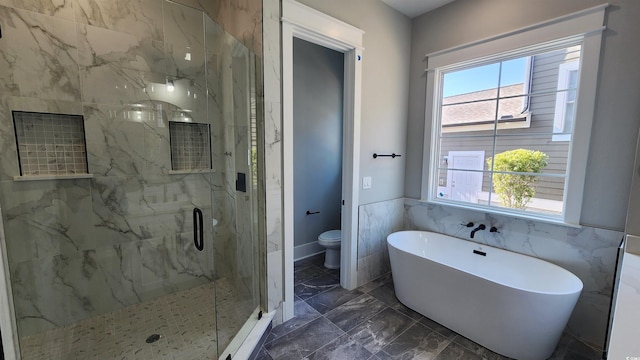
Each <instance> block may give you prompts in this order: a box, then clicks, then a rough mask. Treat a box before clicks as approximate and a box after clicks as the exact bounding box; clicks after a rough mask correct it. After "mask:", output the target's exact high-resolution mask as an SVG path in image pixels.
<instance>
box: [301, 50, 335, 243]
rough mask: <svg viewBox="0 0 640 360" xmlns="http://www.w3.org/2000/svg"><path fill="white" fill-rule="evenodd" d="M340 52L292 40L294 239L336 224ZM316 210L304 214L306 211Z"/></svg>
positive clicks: (314, 236)
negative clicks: (316, 212)
mask: <svg viewBox="0 0 640 360" xmlns="http://www.w3.org/2000/svg"><path fill="white" fill-rule="evenodd" d="M343 73H344V55H343V54H342V53H339V52H337V51H334V50H330V49H327V48H324V47H322V46H319V45H316V44H312V43H309V42H307V41H304V40H300V39H294V41H293V133H294V136H293V138H294V140H293V150H294V154H293V169H294V173H293V188H294V205H293V209H294V224H295V225H294V245H295V246H300V245H303V244H308V243H312V242H314V241H317V240H318V235H320V234H321V233H322V232H324V231H327V230H333V229H340V211H341V208H342V205H341V203H340V202H341V200H342V99H343V88H344V81H343ZM307 210H309V211H311V212H315V211H320V213H319V214H315V215H306V211H307Z"/></svg>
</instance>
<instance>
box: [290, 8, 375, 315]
mask: <svg viewBox="0 0 640 360" xmlns="http://www.w3.org/2000/svg"><path fill="white" fill-rule="evenodd" d="M363 35H364V32H363V31H362V30H360V29H358V28H355V27H353V26H351V25H349V24H346V23H344V22H342V21H339V20H337V19H335V18H332V17H330V16H327V15H325V14H323V13H321V12H319V11H317V10H315V9H312V8H310V7H308V6H305V5H302V4H300V3H298V2H296V1H293V0H283V2H282V84H283V85H282V86H283V92H282V93H283V99H282V102H283V112H282V114H283V126H282V151H283V169H284V171H283V187H282V188H283V198H284V201H283V205H284V214H283V215H284V221H283V222H284V249H283V250H284V251H283V255H284V256H283V278H284V302H283V305H282V307H283V321H286V320H288V319H290V318H292V317H293V309H294V296H293V295H294V294H293V282H294V280H293V259H294V237H295V235H294V221H293V219H294V212H295V211H294V198H295V196H294V189H293V188H294V187H293V184H294V180H293V179H294V174H293V169H294V156H293V153H294V132H293V93H294V91H293V80H294V79H293V43H294V39H296V38H297V39H302V40H306V41H308V42H311V43H313V44H316V45H320V46H323V47H326V48H328V49H331V50H335V51H338V52H340V53H342V54H343V60H344V66H343V71H344V72H343V74H344V96H343V106H344V108H343V119H344V121H343V140H344V142H343V151H342V181H341V183H342V202H341V205H342V217H341V218H342V221H341V223H342V226H341V228H342V245H341V253H342V256H341V258H342V259H341V264H340V285H341V286H342V287H344V288H346V289H354V288H356V287H357V269H356V265H357V235H358V229H357V220H358V194H359V192H358V191H359V187H358V184H359V177H360V173H359V161H360V93H361V76H362V61H363V58H362V37H363Z"/></svg>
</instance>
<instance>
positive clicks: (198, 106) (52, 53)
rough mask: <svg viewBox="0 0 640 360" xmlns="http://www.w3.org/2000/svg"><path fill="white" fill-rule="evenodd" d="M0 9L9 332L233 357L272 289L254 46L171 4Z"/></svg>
mask: <svg viewBox="0 0 640 360" xmlns="http://www.w3.org/2000/svg"><path fill="white" fill-rule="evenodd" d="M0 4H2V5H0V26H1V30H2V37H1V38H0V54H1V56H0V88H1V92H0V151H1V156H0V210H1V212H2V222H3V225H4V226H3V227H4V242H2V244H1V248H0V249H1V250H2V258H1V260H2V266H3V267H4V269H5V272H6V273H7V279H6V280H7V281H6V283H7V290H8V292H9V294H10V295H11V296H10V297H9V300H10V303H9V304H8V306H7V307H8V309H9V310H10V313H11V316H9V318H10V320H5V321H4V322H3V329H2V331H3V332H4V331H5V330H6V329H5V328H6V324H7V323H8V324H10V325H11V326H10V328H11V329H12V330H13V331H14V336H15V337H16V338H17V339H18V342H17V343H18V344H19V355H20V357H21V358H22V359H25V360H30V359H42V358H47V359H87V358H99V359H110V358H123V359H125V358H126V359H147V358H154V359H165V358H166V359H200V358H214V357H221V358H225V357H227V356H228V355H229V354H233V352H234V351H235V350H234V349H235V347H236V346H237V345H238V344H239V343H241V342H242V340H243V336H246V332H247V330H248V329H250V328H251V326H252V323H253V322H255V321H257V318H258V313H259V310H260V302H261V294H260V291H261V289H262V288H264V286H263V285H261V284H260V282H261V281H263V278H264V277H263V276H261V275H260V274H261V272H262V271H263V270H262V269H261V265H260V264H261V261H260V259H261V257H262V256H263V251H264V249H262V246H263V244H262V241H261V240H260V239H262V238H263V236H261V234H259V233H260V232H261V226H262V222H261V220H260V218H259V208H261V207H260V203H261V201H262V200H261V199H262V196H263V190H261V189H260V186H259V184H260V183H262V182H260V181H259V171H258V166H257V163H258V158H259V157H261V154H260V151H259V148H260V147H259V143H260V141H262V140H261V137H260V135H259V132H258V129H259V128H260V126H261V125H260V124H261V117H262V114H261V109H260V104H261V99H260V96H261V95H260V93H261V91H260V90H261V87H262V85H261V81H262V76H261V71H262V65H261V60H260V58H259V57H258V56H257V55H256V54H255V53H253V52H252V51H251V50H249V49H248V48H247V47H246V46H244V45H243V44H242V43H241V42H239V41H238V40H236V39H235V38H234V37H233V36H231V35H230V34H228V33H226V32H225V31H224V30H223V28H222V27H221V26H220V25H218V24H217V23H216V22H214V21H213V20H212V19H211V18H210V17H209V16H208V15H207V14H205V13H204V12H203V11H201V10H199V9H195V8H191V7H187V6H184V5H181V4H177V3H174V2H171V1H167V0H132V1H119V0H74V1H65V2H62V3H61V4H62V5H57V6H53V5H52V3H51V2H50V1H48V0H33V1H25V2H18V1H16V2H8V4H12V5H5V4H7V2H1V1H0ZM0 225H2V224H0ZM1 238H2V237H1V236H0V239H1ZM5 315H7V314H3V317H5ZM5 347H6V344H5Z"/></svg>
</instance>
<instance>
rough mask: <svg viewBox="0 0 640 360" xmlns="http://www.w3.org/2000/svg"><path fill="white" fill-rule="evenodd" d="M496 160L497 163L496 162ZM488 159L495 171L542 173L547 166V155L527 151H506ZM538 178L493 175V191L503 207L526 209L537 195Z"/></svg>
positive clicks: (488, 163)
mask: <svg viewBox="0 0 640 360" xmlns="http://www.w3.org/2000/svg"><path fill="white" fill-rule="evenodd" d="M494 158H495V163H493V162H494ZM494 158H488V159H487V165H488V166H489V169H491V166H492V165H493V170H494V171H508V172H521V173H522V172H524V173H541V172H542V169H544V168H545V167H546V166H547V160H548V159H549V157H548V156H547V154H545V153H543V152H540V151H534V150H526V149H517V150H510V151H505V152H502V153H499V154H496V156H495V157H494ZM537 184H538V177H537V176H534V175H523V174H493V190H494V191H495V192H496V193H497V194H498V196H499V197H500V200H501V201H502V205H503V206H506V207H510V208H516V209H524V208H525V207H526V206H527V204H528V203H529V201H530V200H531V198H532V197H533V196H534V195H535V193H536V185H537Z"/></svg>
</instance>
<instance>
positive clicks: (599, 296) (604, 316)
mask: <svg viewBox="0 0 640 360" xmlns="http://www.w3.org/2000/svg"><path fill="white" fill-rule="evenodd" d="M404 219H405V220H404V229H406V230H428V231H435V232H439V233H443V234H447V235H451V236H455V237H459V238H462V239H465V240H471V241H476V242H479V243H482V244H486V245H489V246H494V247H498V248H502V249H506V250H509V251H514V252H518V253H522V254H525V255H529V256H533V257H536V258H540V259H543V260H546V261H549V262H551V263H554V264H556V265H559V266H561V267H563V268H565V269H567V270H569V271H571V272H572V273H574V274H575V275H576V276H578V277H579V278H580V279H581V280H582V282H583V284H584V288H583V290H582V294H581V296H580V299H579V300H578V303H577V305H576V307H575V309H574V311H573V315H572V316H571V319H570V320H569V323H568V325H567V331H568V332H570V333H571V334H573V335H574V336H576V337H577V338H578V339H580V340H582V341H585V342H587V343H590V344H592V345H593V346H594V347H596V348H602V346H603V344H604V338H605V332H606V328H607V321H608V311H609V301H610V298H611V292H612V284H613V275H614V271H615V262H616V254H617V249H618V246H619V245H620V241H621V240H622V236H623V233H622V232H619V231H612V230H604V229H598V228H592V227H587V226H583V227H582V228H572V227H565V226H560V225H554V224H548V223H542V222H536V221H531V220H524V219H516V218H511V217H506V216H499V215H493V214H485V213H481V212H477V211H469V210H464V209H457V208H452V207H444V206H441V205H435V204H426V203H423V202H419V201H417V200H413V199H406V200H405V213H404ZM470 221H471V222H474V223H476V224H481V223H483V224H485V225H486V226H487V227H490V226H496V227H497V228H498V229H499V231H500V233H489V232H488V231H480V232H478V233H476V236H475V239H473V240H472V239H470V237H469V233H470V231H469V229H468V228H466V227H464V226H463V225H461V224H466V223H467V222H470Z"/></svg>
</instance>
